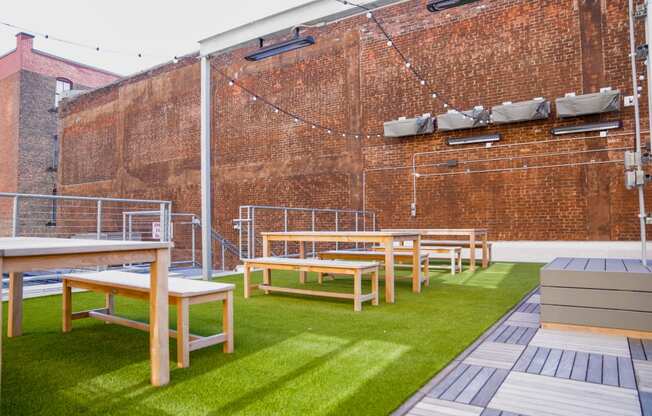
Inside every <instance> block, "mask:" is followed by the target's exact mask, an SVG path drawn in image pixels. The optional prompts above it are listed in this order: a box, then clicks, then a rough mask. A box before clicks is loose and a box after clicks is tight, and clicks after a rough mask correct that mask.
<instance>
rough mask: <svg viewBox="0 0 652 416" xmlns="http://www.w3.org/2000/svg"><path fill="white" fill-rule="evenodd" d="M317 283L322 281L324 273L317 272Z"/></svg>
mask: <svg viewBox="0 0 652 416" xmlns="http://www.w3.org/2000/svg"><path fill="white" fill-rule="evenodd" d="M317 283H319V284H320V285H321V284H323V283H324V273H317Z"/></svg>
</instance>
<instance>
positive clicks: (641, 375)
mask: <svg viewBox="0 0 652 416" xmlns="http://www.w3.org/2000/svg"><path fill="white" fill-rule="evenodd" d="M634 371H635V372H636V381H637V385H638V389H639V390H640V391H645V392H648V393H652V361H640V360H634Z"/></svg>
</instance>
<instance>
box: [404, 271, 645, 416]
mask: <svg viewBox="0 0 652 416" xmlns="http://www.w3.org/2000/svg"><path fill="white" fill-rule="evenodd" d="M639 264H640V263H639ZM578 267H579V266H578ZM582 267H587V266H586V265H583V266H582ZM605 267H606V261H605ZM623 267H625V268H626V267H627V266H626V265H625V264H624V263H623ZM633 269H634V268H633V267H632V270H633ZM539 302H540V297H539V295H538V293H535V294H533V295H531V296H528V297H527V298H526V300H525V301H523V302H522V303H521V304H520V305H519V306H517V308H516V309H515V310H514V311H512V312H511V313H509V314H508V315H506V316H505V317H504V318H503V319H502V320H501V321H500V323H498V324H497V325H495V326H494V327H493V328H491V329H490V330H489V331H488V332H487V333H486V334H484V335H483V336H482V337H481V338H480V340H479V341H478V342H476V344H474V345H473V346H471V347H470V348H469V349H468V350H467V351H465V352H464V353H463V354H461V355H460V356H459V357H458V358H457V359H456V360H454V361H453V363H451V365H449V366H448V367H447V368H446V369H444V370H443V371H442V372H441V373H440V374H439V375H438V376H437V377H435V378H434V379H433V380H432V381H431V382H430V383H428V384H427V385H426V386H424V388H422V389H421V390H420V391H419V393H417V394H416V395H415V396H414V397H413V398H411V399H410V400H409V401H408V402H406V403H405V404H404V405H403V406H402V407H401V408H399V409H398V410H397V411H396V412H395V413H394V414H395V415H406V414H407V415H414V416H440V415H442V416H443V415H474V416H517V415H523V416H581V415H596V416H602V415H603V416H608V415H623V416H625V415H631V416H639V415H644V416H652V340H640V339H627V338H625V337H617V336H607V335H599V334H586V333H574V332H561V331H551V330H542V329H539V328H538V327H533V325H532V324H533V323H534V322H538V317H539V312H540V308H539ZM537 326H538V325H537Z"/></svg>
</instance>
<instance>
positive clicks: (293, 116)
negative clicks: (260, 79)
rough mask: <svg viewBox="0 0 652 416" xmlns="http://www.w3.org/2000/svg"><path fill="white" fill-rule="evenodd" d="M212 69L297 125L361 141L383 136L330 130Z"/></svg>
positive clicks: (253, 98)
mask: <svg viewBox="0 0 652 416" xmlns="http://www.w3.org/2000/svg"><path fill="white" fill-rule="evenodd" d="M211 68H213V70H215V72H217V74H218V75H220V76H221V77H222V78H224V79H225V80H226V81H227V82H228V83H229V86H230V87H237V88H238V89H240V90H241V91H243V92H244V93H246V94H247V95H249V96H250V97H251V100H253V101H256V102H258V101H260V102H261V103H263V104H265V105H267V106H269V107H270V108H271V109H272V111H273V112H274V113H277V114H284V115H286V116H288V117H289V118H291V119H293V120H294V122H295V123H301V124H306V125H309V126H310V127H311V128H312V129H317V130H322V131H325V132H326V133H328V134H332V135H338V136H342V137H352V138H356V139H359V138H361V137H363V136H366V137H367V138H368V139H369V138H371V137H372V136H375V137H381V136H382V134H381V133H359V132H358V133H351V132H348V131H345V130H340V129H334V128H330V127H328V126H324V125H323V124H321V123H318V122H314V121H311V120H308V119H306V118H305V117H303V116H301V115H299V114H297V113H294V112H292V111H290V110H287V109H285V108H283V107H281V106H279V105H277V104H275V103H273V102H272V101H271V100H269V99H267V98H265V97H263V96H261V95H259V94H257V93H256V92H254V91H253V90H250V89H249V88H247V87H245V86H244V85H242V83H240V82H238V81H237V80H236V79H235V77H231V76H229V75H228V74H227V73H225V72H224V71H222V70H221V69H219V68H217V67H216V66H215V65H214V62H211Z"/></svg>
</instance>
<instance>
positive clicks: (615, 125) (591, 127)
mask: <svg viewBox="0 0 652 416" xmlns="http://www.w3.org/2000/svg"><path fill="white" fill-rule="evenodd" d="M622 127H623V122H622V121H620V120H618V121H609V122H606V123H588V124H580V125H577V126H568V127H556V128H554V129H552V130H550V132H551V133H552V134H554V135H555V136H562V135H564V134H576V133H587V132H591V131H607V130H614V129H620V128H622Z"/></svg>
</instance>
